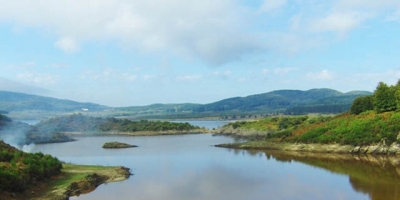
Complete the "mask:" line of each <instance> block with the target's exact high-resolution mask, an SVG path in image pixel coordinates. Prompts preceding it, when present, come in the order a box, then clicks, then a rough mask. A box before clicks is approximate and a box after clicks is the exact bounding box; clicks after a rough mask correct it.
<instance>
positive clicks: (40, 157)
mask: <svg viewBox="0 0 400 200" xmlns="http://www.w3.org/2000/svg"><path fill="white" fill-rule="evenodd" d="M61 168H62V164H61V162H60V161H59V160H58V159H57V158H55V157H52V156H50V155H44V154H42V153H34V154H31V153H23V152H22V151H19V150H17V149H15V148H13V147H11V146H9V145H8V144H6V143H4V142H3V141H0V190H6V191H11V192H21V191H23V190H24V189H26V187H27V186H28V185H29V184H31V183H33V182H36V181H41V180H44V179H46V178H49V177H51V176H53V175H57V174H59V173H60V172H61Z"/></svg>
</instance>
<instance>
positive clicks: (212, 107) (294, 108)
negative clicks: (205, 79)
mask: <svg viewBox="0 0 400 200" xmlns="http://www.w3.org/2000/svg"><path fill="white" fill-rule="evenodd" d="M371 94H372V93H371V92H367V91H351V92H348V93H342V92H339V91H336V90H332V89H311V90H307V91H301V90H276V91H272V92H268V93H263V94H256V95H251V96H247V97H233V98H228V99H224V100H221V101H217V102H214V103H209V104H153V105H149V106H133V107H123V108H118V109H117V110H119V111H121V112H123V111H125V112H127V113H129V114H130V115H141V116H143V115H149V116H151V115H167V114H168V115H170V116H172V115H177V116H200V115H211V116H212V115H220V114H224V113H225V114H233V113H237V114H240V113H276V112H279V113H286V114H305V113H341V112H345V111H347V110H348V109H349V108H350V106H351V104H352V102H353V101H354V99H355V98H357V97H359V96H365V95H371Z"/></svg>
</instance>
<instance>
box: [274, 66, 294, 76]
mask: <svg viewBox="0 0 400 200" xmlns="http://www.w3.org/2000/svg"><path fill="white" fill-rule="evenodd" d="M296 70H297V69H296V68H293V67H283V68H275V69H274V73H275V74H278V75H285V74H288V73H290V72H292V71H296Z"/></svg>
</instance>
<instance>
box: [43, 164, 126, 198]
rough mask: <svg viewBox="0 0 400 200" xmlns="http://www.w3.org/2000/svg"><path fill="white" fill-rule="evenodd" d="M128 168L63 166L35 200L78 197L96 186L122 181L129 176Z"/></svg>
mask: <svg viewBox="0 0 400 200" xmlns="http://www.w3.org/2000/svg"><path fill="white" fill-rule="evenodd" d="M130 175H131V174H130V172H129V169H128V168H125V167H121V166H118V167H108V166H107V167H105V166H87V165H73V164H63V169H62V174H61V175H59V176H57V177H55V178H54V179H53V180H51V181H50V182H49V183H48V187H47V188H48V189H47V190H45V191H44V193H42V194H41V195H42V196H41V197H38V198H37V199H57V198H60V199H63V198H67V197H69V196H79V195H80V194H85V193H89V192H91V191H93V190H94V189H96V187H97V186H99V185H101V184H103V183H108V182H116V181H123V180H125V179H127V178H128V177H129V176H130ZM39 196H40V194H39Z"/></svg>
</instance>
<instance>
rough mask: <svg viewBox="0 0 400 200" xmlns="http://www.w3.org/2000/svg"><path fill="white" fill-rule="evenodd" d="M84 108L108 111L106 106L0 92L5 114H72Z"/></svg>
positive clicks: (1, 107)
mask: <svg viewBox="0 0 400 200" xmlns="http://www.w3.org/2000/svg"><path fill="white" fill-rule="evenodd" d="M83 108H85V109H88V110H90V111H102V110H105V109H107V107H106V106H102V105H98V104H94V103H79V102H75V101H70V100H64V99H56V98H51V97H43V96H37V95H30V94H24V93H17V92H7V91H0V110H2V111H3V112H10V111H26V110H41V111H57V112H71V111H78V110H79V111H81V110H82V109H83Z"/></svg>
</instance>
